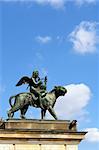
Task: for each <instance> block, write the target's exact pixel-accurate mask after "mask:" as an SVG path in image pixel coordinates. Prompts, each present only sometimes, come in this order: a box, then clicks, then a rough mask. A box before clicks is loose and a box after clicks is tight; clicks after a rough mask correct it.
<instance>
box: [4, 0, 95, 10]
mask: <svg viewBox="0 0 99 150" xmlns="http://www.w3.org/2000/svg"><path fill="white" fill-rule="evenodd" d="M2 1H4V2H26V3H29V2H31V3H37V4H39V5H50V6H52V7H53V8H64V6H65V4H66V3H74V4H77V5H83V4H91V3H92V4H93V3H95V2H97V0H2Z"/></svg>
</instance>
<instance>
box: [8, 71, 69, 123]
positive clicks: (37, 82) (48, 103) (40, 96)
mask: <svg viewBox="0 0 99 150" xmlns="http://www.w3.org/2000/svg"><path fill="white" fill-rule="evenodd" d="M23 83H24V84H25V83H28V87H29V88H30V91H29V92H24V93H19V94H17V95H15V96H11V97H10V99H9V103H10V106H11V109H10V110H9V111H8V117H9V119H11V118H13V116H14V112H16V111H18V110H20V112H21V115H20V117H21V118H22V119H24V118H25V114H26V112H27V110H28V107H29V106H33V107H37V108H41V119H44V117H45V114H46V111H47V110H48V111H49V112H50V114H51V115H52V116H53V117H54V118H55V119H56V120H57V116H56V114H55V111H54V109H53V107H54V105H55V103H56V99H57V98H58V97H59V96H64V95H65V94H66V93H67V90H66V89H65V88H64V87H62V86H55V87H54V89H53V90H51V91H50V92H47V91H46V89H47V87H46V83H47V77H45V78H44V82H42V79H40V77H39V72H38V71H34V72H33V74H32V78H29V77H27V76H24V77H23V78H21V79H20V81H19V82H18V83H17V84H16V86H20V85H22V84H23ZM12 99H14V103H13V104H12Z"/></svg>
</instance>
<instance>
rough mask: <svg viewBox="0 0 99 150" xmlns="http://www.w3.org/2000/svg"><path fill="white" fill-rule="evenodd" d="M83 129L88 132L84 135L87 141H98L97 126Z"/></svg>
mask: <svg viewBox="0 0 99 150" xmlns="http://www.w3.org/2000/svg"><path fill="white" fill-rule="evenodd" d="M85 131H88V133H87V134H86V136H85V139H86V140H87V141H88V142H99V129H98V128H87V129H85Z"/></svg>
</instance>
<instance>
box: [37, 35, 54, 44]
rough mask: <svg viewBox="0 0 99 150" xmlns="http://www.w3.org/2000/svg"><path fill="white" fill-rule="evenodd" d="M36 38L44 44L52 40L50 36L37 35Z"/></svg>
mask: <svg viewBox="0 0 99 150" xmlns="http://www.w3.org/2000/svg"><path fill="white" fill-rule="evenodd" d="M36 40H37V41H38V42H39V43H42V44H46V43H48V42H50V41H51V40H52V38H51V37H50V36H37V37H36Z"/></svg>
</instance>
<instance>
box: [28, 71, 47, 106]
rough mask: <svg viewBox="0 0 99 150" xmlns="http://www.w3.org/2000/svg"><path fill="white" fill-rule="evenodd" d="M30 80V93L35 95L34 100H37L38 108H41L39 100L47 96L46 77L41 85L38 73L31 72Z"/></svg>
mask: <svg viewBox="0 0 99 150" xmlns="http://www.w3.org/2000/svg"><path fill="white" fill-rule="evenodd" d="M31 79H32V82H31V85H30V92H31V93H33V94H34V95H35V97H36V98H35V100H37V101H38V102H39V105H40V107H41V108H43V106H42V102H41V98H43V97H44V96H45V95H46V94H47V92H46V82H47V77H45V80H44V85H43V82H42V81H41V79H40V77H39V72H38V71H33V73H32V77H31Z"/></svg>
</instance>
